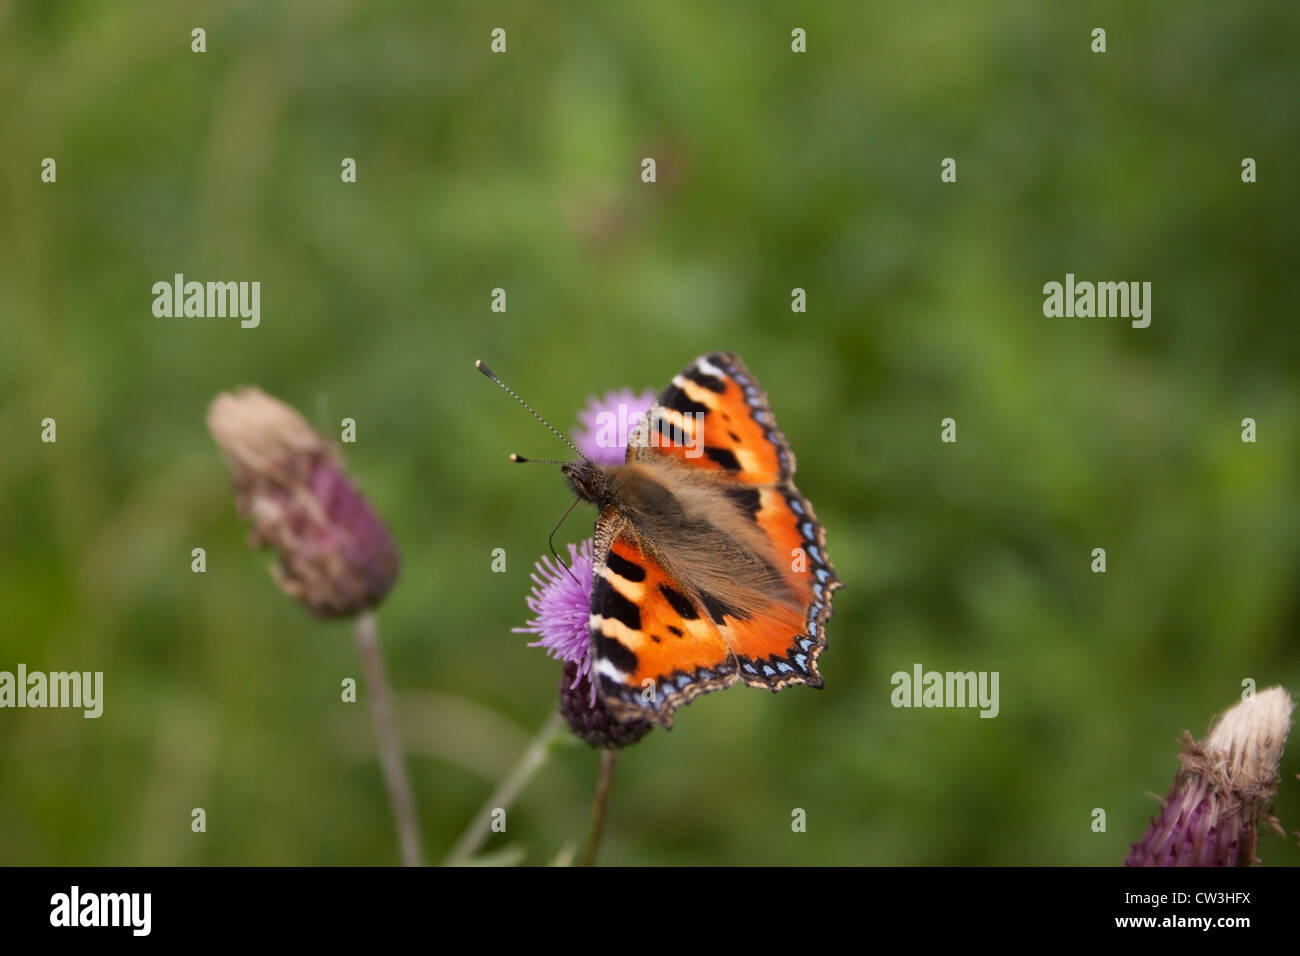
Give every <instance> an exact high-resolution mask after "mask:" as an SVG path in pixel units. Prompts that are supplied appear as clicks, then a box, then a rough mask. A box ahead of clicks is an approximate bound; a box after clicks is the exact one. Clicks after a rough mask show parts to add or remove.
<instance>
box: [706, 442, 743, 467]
mask: <svg viewBox="0 0 1300 956" xmlns="http://www.w3.org/2000/svg"><path fill="white" fill-rule="evenodd" d="M704 454H705V455H707V456H708V459H709V461H712V462H714V463H716V464H718V465H720V466H722V467H723V468H725V469H726V470H727V471H740V461H739V459H737V458H736V456H735V455H733V454H732V453H731V452H730V451H728V450H727V449H726V448H715V447H714V446H713V445H705V446H704Z"/></svg>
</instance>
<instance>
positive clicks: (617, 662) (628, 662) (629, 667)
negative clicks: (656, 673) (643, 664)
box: [594, 631, 637, 674]
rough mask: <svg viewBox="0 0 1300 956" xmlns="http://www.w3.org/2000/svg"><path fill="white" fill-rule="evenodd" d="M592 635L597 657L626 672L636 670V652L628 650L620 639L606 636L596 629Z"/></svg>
mask: <svg viewBox="0 0 1300 956" xmlns="http://www.w3.org/2000/svg"><path fill="white" fill-rule="evenodd" d="M594 637H595V641H594V643H595V651H596V656H597V657H598V658H599V657H603V658H604V659H605V660H607V661H609V662H610V663H611V664H613V665H614V666H615V667H617V668H618V669H619V670H621V671H623V672H624V673H626V674H630V673H632V672H633V671H635V670H636V663H637V662H636V654H634V653H632V652H631V651H630V650H628V649H627V646H626V645H625V644H624V643H623V642H622V641H619V640H615V639H614V638H612V637H606V636H605V635H604V634H602V633H600V631H596V632H595V634H594Z"/></svg>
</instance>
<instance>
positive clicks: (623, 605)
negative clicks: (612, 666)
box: [591, 578, 641, 669]
mask: <svg viewBox="0 0 1300 956" xmlns="http://www.w3.org/2000/svg"><path fill="white" fill-rule="evenodd" d="M591 610H592V612H593V613H595V614H599V615H600V616H601V617H608V618H612V619H613V620H615V621H618V622H619V623H620V624H624V625H626V626H627V627H630V628H631V629H632V630H634V631H639V630H641V611H640V609H638V608H637V606H636V605H635V604H633V603H632V602H631V601H629V600H628V599H627V598H625V597H623V595H621V594H619V593H618V592H617V591H615V590H614V589H613V588H612V587H610V586H609V582H608V581H606V580H605V579H604V578H600V579H599V580H597V581H596V583H595V584H594V585H592V588H591ZM624 669H626V668H624Z"/></svg>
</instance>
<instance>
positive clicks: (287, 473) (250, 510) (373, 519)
mask: <svg viewBox="0 0 1300 956" xmlns="http://www.w3.org/2000/svg"><path fill="white" fill-rule="evenodd" d="M207 421H208V430H209V431H210V432H211V433H212V437H213V438H214V439H215V440H216V442H217V445H218V446H220V448H221V451H222V454H223V455H224V456H225V458H226V461H227V462H228V463H229V465H230V468H231V471H232V472H233V473H234V482H235V503H236V506H237V508H238V510H239V514H240V516H241V517H243V518H248V519H251V520H252V523H253V524H252V530H251V531H250V533H249V545H250V546H251V547H253V548H258V547H262V546H265V545H270V546H271V547H273V548H275V549H276V551H278V552H279V554H280V563H279V564H278V565H276V566H273V567H272V569H271V574H272V577H274V578H275V582H276V584H278V585H279V586H280V589H281V590H282V591H284V592H285V593H286V594H288V595H289V596H291V597H294V598H297V599H298V600H299V601H300V602H301V603H302V604H303V605H304V606H305V607H306V608H307V609H308V610H309V611H311V612H312V613H313V614H315V615H317V616H318V617H345V616H350V615H354V614H357V613H359V612H360V611H363V610H365V609H367V608H370V607H374V606H375V605H376V604H378V603H379V602H380V601H382V600H383V598H384V595H386V594H387V593H388V590H389V589H390V588H391V587H392V586H393V582H394V581H395V580H396V579H397V569H398V559H397V548H396V545H394V543H393V539H392V537H391V536H390V535H389V533H388V529H387V528H385V527H384V524H383V522H382V521H380V520H379V516H378V515H376V514H375V511H374V509H373V508H371V507H370V503H369V502H367V501H366V499H365V498H364V497H363V496H362V494H361V493H360V492H359V491H357V489H356V487H355V486H354V485H353V484H352V482H351V481H350V480H349V479H348V476H347V474H346V473H345V472H344V471H343V466H342V462H341V460H340V457H339V454H338V452H337V450H336V449H335V447H334V446H333V445H332V444H331V443H330V442H329V441H327V440H326V439H325V438H324V437H322V436H321V435H320V434H319V433H317V432H316V431H315V430H314V429H313V428H312V427H311V426H310V425H308V424H307V422H306V420H305V419H304V418H303V417H302V416H301V415H299V414H298V413H297V412H296V411H294V410H293V409H292V408H290V407H289V406H288V405H285V404H284V403H283V402H280V401H277V400H276V399H274V398H272V397H271V396H269V395H267V394H265V393H264V392H262V391H260V390H259V389H256V388H245V389H241V390H239V391H237V392H234V393H230V392H224V393H222V394H221V395H218V396H217V397H216V399H215V400H214V401H213V402H212V405H211V407H210V408H209V409H208V419H207Z"/></svg>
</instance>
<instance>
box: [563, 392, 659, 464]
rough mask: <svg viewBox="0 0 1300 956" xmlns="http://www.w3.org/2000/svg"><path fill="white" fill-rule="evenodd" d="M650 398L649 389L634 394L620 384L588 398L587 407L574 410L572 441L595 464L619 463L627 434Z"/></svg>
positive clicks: (625, 452)
mask: <svg viewBox="0 0 1300 956" xmlns="http://www.w3.org/2000/svg"><path fill="white" fill-rule="evenodd" d="M654 402H655V393H654V392H653V391H651V390H650V389H645V390H644V391H642V392H641V393H640V394H639V395H638V394H637V393H636V392H634V391H632V389H630V388H623V389H619V390H618V391H616V392H606V393H605V394H604V396H603V397H601V398H595V397H594V396H593V397H591V398H588V399H587V407H586V408H584V409H583V410H582V411H580V412H578V421H579V422H580V427H579V428H577V429H575V430H574V432H573V443H574V444H575V445H577V446H578V450H579V451H580V452H582V453H583V455H585V456H586V457H587V458H589V459H591V461H593V462H595V463H596V464H597V465H621V464H623V459H624V457H625V456H626V454H627V439H628V435H629V434H631V432H632V429H633V428H635V427H636V426H637V424H638V423H639V422H640V421H641V419H642V418H644V417H645V413H646V412H648V411H650V406H651V405H653V404H654Z"/></svg>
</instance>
